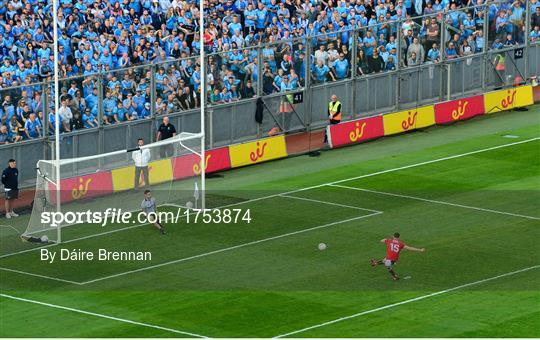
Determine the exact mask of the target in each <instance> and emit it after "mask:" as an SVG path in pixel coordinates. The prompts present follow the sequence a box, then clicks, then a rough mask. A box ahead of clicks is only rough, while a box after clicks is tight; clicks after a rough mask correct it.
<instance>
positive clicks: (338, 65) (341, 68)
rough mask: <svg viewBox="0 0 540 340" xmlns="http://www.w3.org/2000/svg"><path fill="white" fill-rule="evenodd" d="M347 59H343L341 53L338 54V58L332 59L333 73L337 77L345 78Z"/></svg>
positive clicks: (347, 70) (347, 69)
mask: <svg viewBox="0 0 540 340" xmlns="http://www.w3.org/2000/svg"><path fill="white" fill-rule="evenodd" d="M349 69H350V66H349V61H348V60H347V59H345V55H344V54H343V53H340V54H339V59H338V60H336V61H334V74H335V75H336V78H337V79H345V78H347V77H348V76H349Z"/></svg>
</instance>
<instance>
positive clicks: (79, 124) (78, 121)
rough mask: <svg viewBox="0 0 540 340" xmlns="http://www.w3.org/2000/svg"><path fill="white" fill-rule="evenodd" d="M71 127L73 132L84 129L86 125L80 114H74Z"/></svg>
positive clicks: (70, 123)
mask: <svg viewBox="0 0 540 340" xmlns="http://www.w3.org/2000/svg"><path fill="white" fill-rule="evenodd" d="M69 126H70V129H71V131H74V130H80V129H84V123H83V120H82V118H81V114H80V113H79V112H75V114H73V118H71V120H70V122H69Z"/></svg>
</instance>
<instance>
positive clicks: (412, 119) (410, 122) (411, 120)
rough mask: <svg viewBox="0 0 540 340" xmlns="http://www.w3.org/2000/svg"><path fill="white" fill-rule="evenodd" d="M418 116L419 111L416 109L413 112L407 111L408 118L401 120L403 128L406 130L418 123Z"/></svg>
mask: <svg viewBox="0 0 540 340" xmlns="http://www.w3.org/2000/svg"><path fill="white" fill-rule="evenodd" d="M417 116H418V112H417V111H414V113H412V112H411V111H409V112H407V119H405V120H403V121H402V122H401V128H402V129H403V130H404V131H407V130H409V129H410V128H411V127H414V126H415V125H416V117H417Z"/></svg>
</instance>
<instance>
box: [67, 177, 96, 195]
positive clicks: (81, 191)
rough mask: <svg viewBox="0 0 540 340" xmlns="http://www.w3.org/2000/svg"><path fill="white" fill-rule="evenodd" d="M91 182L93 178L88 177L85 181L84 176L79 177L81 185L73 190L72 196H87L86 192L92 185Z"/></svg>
mask: <svg viewBox="0 0 540 340" xmlns="http://www.w3.org/2000/svg"><path fill="white" fill-rule="evenodd" d="M91 182H92V179H91V178H88V179H87V180H86V181H85V180H84V179H83V178H82V177H79V185H78V186H77V187H76V188H73V189H72V190H71V197H72V198H73V199H75V200H78V199H81V198H83V197H84V196H86V194H87V193H88V187H90V183H91Z"/></svg>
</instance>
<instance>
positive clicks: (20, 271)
mask: <svg viewBox="0 0 540 340" xmlns="http://www.w3.org/2000/svg"><path fill="white" fill-rule="evenodd" d="M0 270H3V271H6V272H13V273H17V274H21V275H28V276H35V277H40V278H42V279H47V280H54V281H60V282H64V283H71V284H74V285H81V283H80V282H77V281H71V280H65V279H61V278H58V277H53V276H47V275H41V274H35V273H29V272H24V271H22V270H16V269H11V268H4V267H0Z"/></svg>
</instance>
